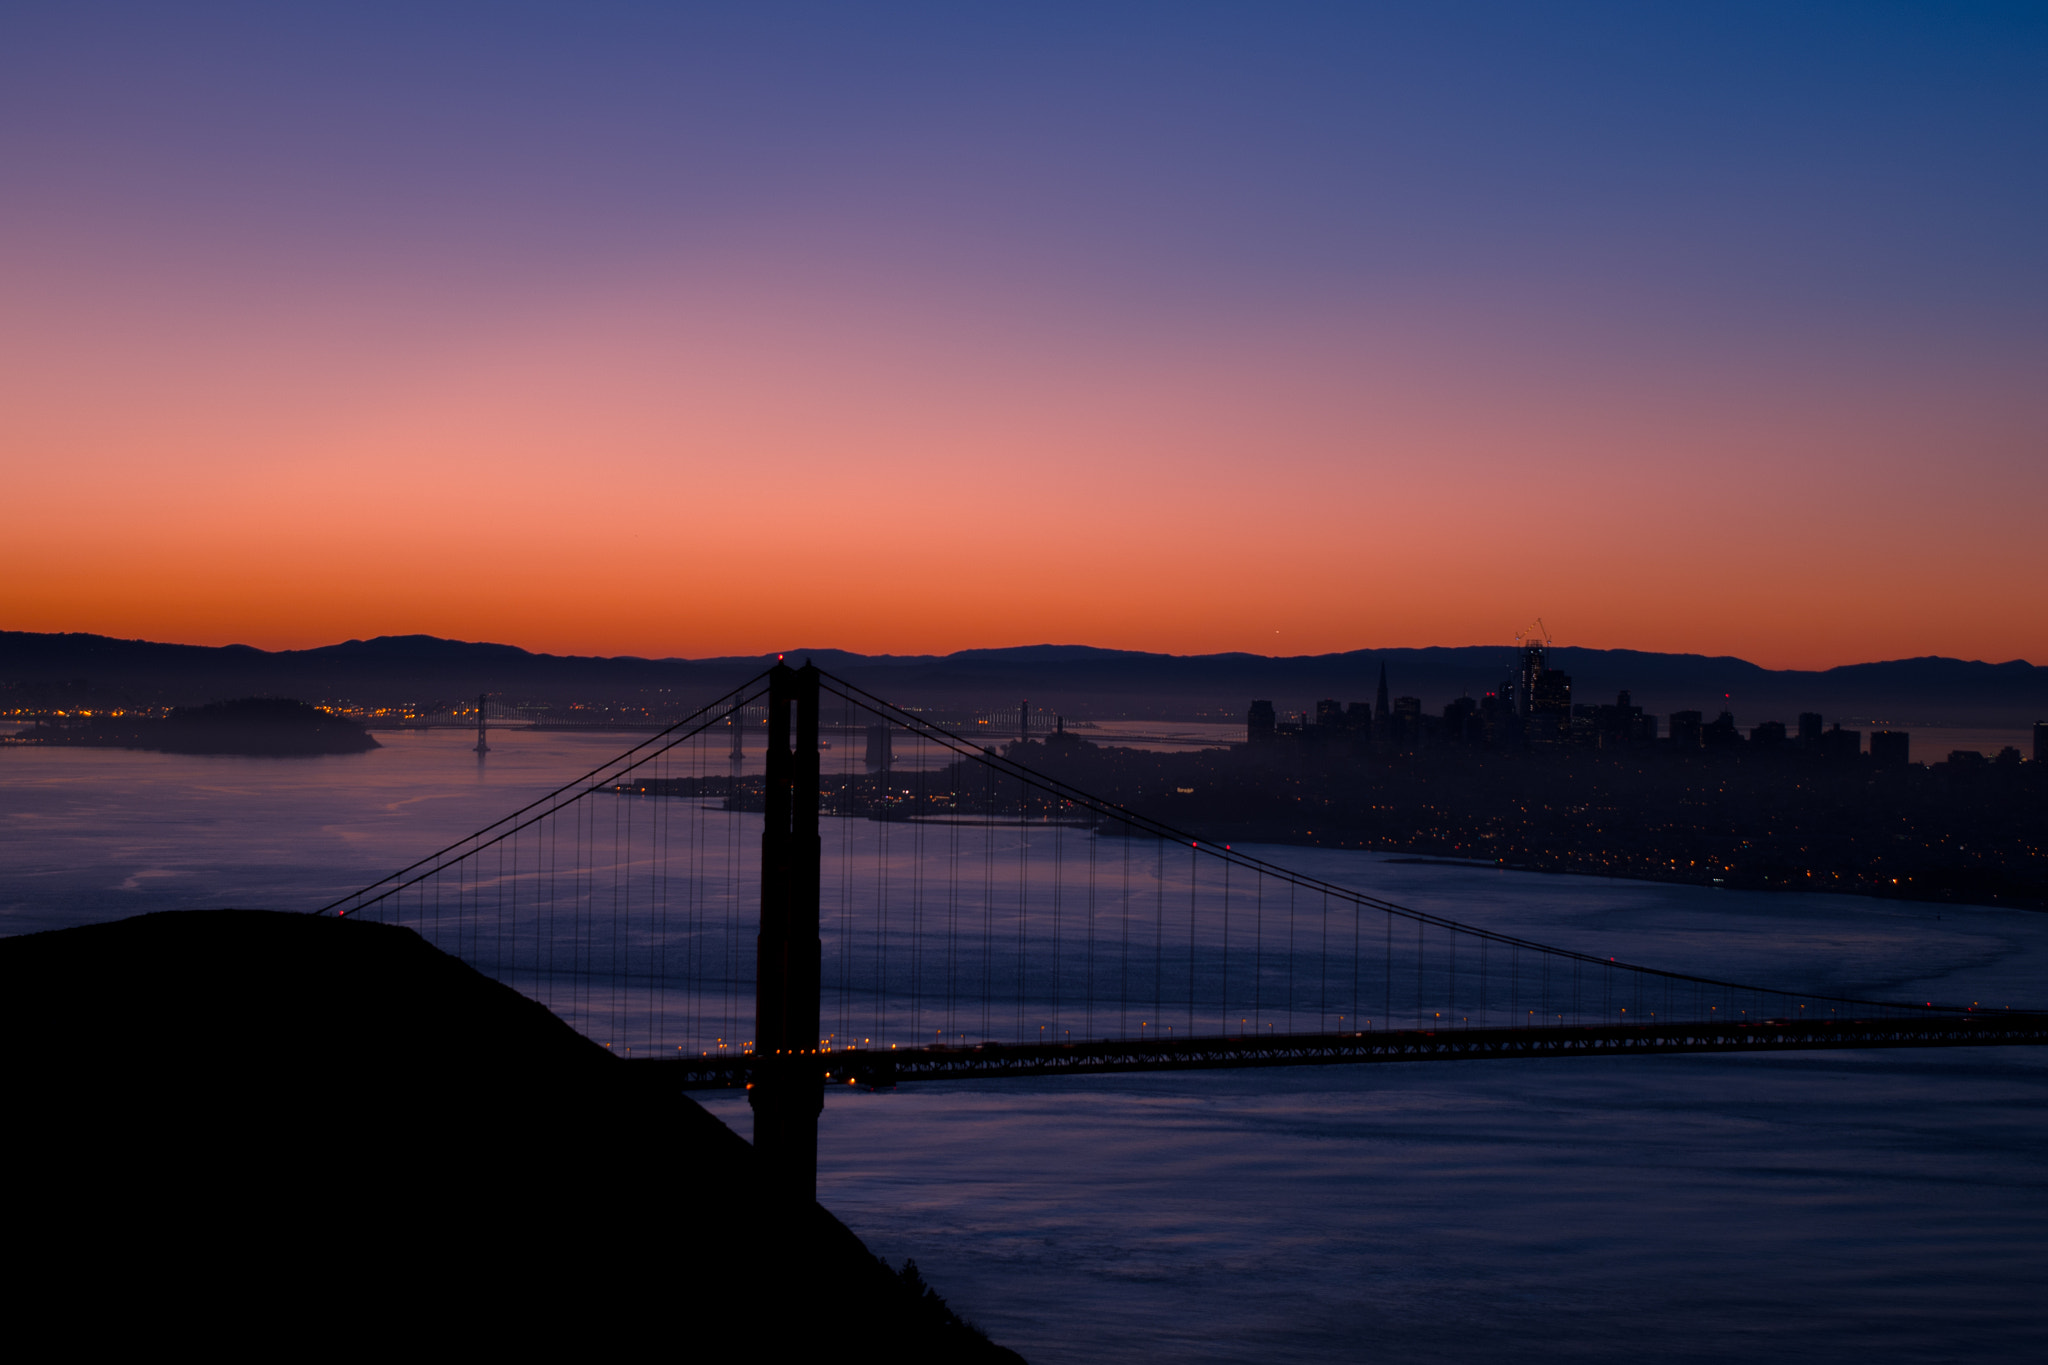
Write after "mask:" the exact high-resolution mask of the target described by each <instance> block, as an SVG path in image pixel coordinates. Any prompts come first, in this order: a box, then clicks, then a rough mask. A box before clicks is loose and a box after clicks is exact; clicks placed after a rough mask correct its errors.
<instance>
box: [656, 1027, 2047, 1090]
mask: <svg viewBox="0 0 2048 1365" xmlns="http://www.w3.org/2000/svg"><path fill="white" fill-rule="evenodd" d="M2042 1043H2048V1014H2020V1013H2007V1012H2003V1011H2000V1012H1975V1013H1966V1014H1956V1015H1941V1016H1926V1015H1914V1016H1907V1017H1900V1018H1891V1019H1814V1020H1808V1019H1763V1020H1758V1021H1755V1022H1753V1023H1732V1024H1648V1025H1635V1024H1630V1025H1626V1026H1622V1027H1597V1028H1572V1027H1548V1028H1476V1029H1441V1030H1432V1031H1426V1030H1401V1029H1395V1030H1386V1031H1374V1032H1368V1033H1283V1034H1267V1035H1265V1036H1264V1037H1255V1036H1251V1035H1245V1036H1241V1037H1214V1038H1172V1037H1166V1038H1144V1039H1130V1038H1122V1039H1103V1040H1101V1041H1099V1042H1064V1043H1034V1044H1029V1045H1025V1044H1017V1045H1010V1044H1000V1043H984V1044H979V1045H976V1046H971V1047H946V1046H935V1047H920V1048H894V1049H890V1050H888V1051H875V1050H862V1049H858V1048H842V1049H840V1050H838V1051H833V1052H823V1053H816V1054H812V1055H813V1056H815V1057H816V1058H817V1065H818V1066H819V1068H820V1069H821V1070H822V1071H823V1072H824V1073H825V1077H826V1083H827V1084H831V1085H841V1084H845V1085H864V1086H868V1087H871V1088H876V1089H883V1088H887V1087H889V1086H893V1085H896V1084H898V1083H899V1082H903V1081H958V1080H993V1079H998V1078H1002V1077H1012V1076H1087V1075H1102V1074H1107V1073H1113V1072H1128V1071H1202V1070H1215V1069H1220V1068H1224V1067H1258V1066H1329V1065H1339V1064H1349V1063H1362V1062H1449V1061H1473V1060H1485V1059H1488V1058H1508V1057H1588V1056H1594V1057H1634V1056H1645V1055H1651V1054H1665V1053H1676V1052H1796V1051H1810V1050H1814V1049H1821V1048H1876V1047H1986V1046H1994V1045H2014V1044H2042ZM755 1061H756V1059H755V1057H754V1056H753V1054H751V1053H741V1054H738V1055H732V1054H726V1055H713V1056H708V1057H693V1058H688V1059H678V1060H663V1061H659V1062H649V1063H647V1064H648V1065H650V1066H653V1065H659V1066H662V1067H665V1068H670V1069H671V1074H673V1075H675V1076H676V1077H677V1078H678V1079H679V1080H680V1082H681V1084H682V1087H683V1088H684V1089H686V1090H725V1089H737V1088H739V1087H742V1086H745V1085H747V1084H748V1082H749V1079H750V1077H751V1076H752V1074H753V1071H754V1067H755Z"/></svg>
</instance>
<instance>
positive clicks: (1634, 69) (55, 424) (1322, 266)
mask: <svg viewBox="0 0 2048 1365" xmlns="http://www.w3.org/2000/svg"><path fill="white" fill-rule="evenodd" d="M115 13H117V14H118V15H119V16H120V18H119V21H118V22H113V23H108V22H104V21H102V20H101V19H98V18H95V17H93V15H89V14H85V13H83V12H76V11H71V10H67V9H49V10H42V11H29V12H23V11H17V12H15V13H14V14H13V15H11V16H10V19H9V20H8V41H7V42H6V43H5V44H0V156H5V158H6V159H7V162H8V164H9V165H10V167H11V168H12V176H13V180H12V184H11V188H10V191H9V213H8V215H7V217H6V219H5V222H4V226H0V297H4V298H5V299H6V301H7V306H6V308H5V309H4V310H0V319H4V320H0V448H4V449H5V450H6V451H7V452H8V456H9V459H8V466H7V467H8V491H9V493H10V495H11V496H10V504H11V511H10V514H9V518H8V528H9V534H8V535H7V536H6V537H4V538H0V577H4V580H5V581H6V582H7V583H8V584H9V593H8V594H7V598H6V612H5V619H4V620H0V626H4V627H6V628H11V629H21V630H31V631H63V630H69V631H89V632H96V633H105V634H110V635H115V636H121V637H131V638H149V639H158V640H177V641H186V642H191V643H202V644H226V643H230V642H239V643H248V644H254V645H258V646H261V647H265V648H285V647H307V646H314V645H319V644H325V643H331V642H334V641H337V640H344V639H349V638H367V637H370V636H375V635H380V634H408V633H426V634H434V635H439V636H444V637H453V638H462V639H472V640H498V641H505V642H510V643H517V644H519V645H521V646H523V647H526V648H530V649H538V650H546V651H550V652H574V653H606V654H637V655H642V656H647V657H664V656H681V657H704V656H709V655H725V654H751V653H763V652H767V651H770V650H773V649H776V648H779V647H782V646H784V645H786V644H787V642H788V641H790V640H792V639H810V640H828V641H830V642H831V643H832V644H833V645H835V646H837V647H840V648H845V649H849V650H857V651H861V652H869V653H880V652H890V653H944V652H949V651H951V650H956V649H961V648H981V647H1000V646H1005V645H1015V644H1019V643H1028V642H1036V641H1058V642H1071V643H1083V644H1091V645H1097V646H1102V647H1111V648H1126V649H1143V650H1159V651H1164V652H1173V653H1207V652H1216V651H1225V650H1243V651H1249V652H1258V653H1267V654H1277V655H1300V654H1317V653H1325V652H1330V651H1334V650H1340V649H1348V648H1356V647H1360V646H1361V645H1372V646H1392V645H1396V644H1400V645H1410V646H1421V645H1430V644H1444V645H1459V644H1471V643H1488V642H1492V641H1495V640H1497V639H1504V638H1505V636H1506V635H1507V634H1508V632H1509V630H1510V629H1511V626H1512V623H1513V622H1515V621H1517V620H1520V619H1526V617H1527V616H1529V615H1534V614H1536V613H1537V612H1539V611H1540V612H1541V613H1542V614H1543V615H1544V616H1545V617H1546V619H1548V620H1549V621H1550V623H1551V625H1552V626H1553V627H1554V628H1555V629H1556V631H1557V632H1558V634H1559V638H1560V639H1561V640H1569V641H1570V642H1572V643H1575V644H1583V645H1587V646H1591V647H1602V648H1636V649H1645V650H1663V651H1686V652H1698V653H1704V654H1709V655H1723V654H1726V655H1735V656H1738V657H1741V658H1745V659H1749V660H1753V661H1755V662H1758V663H1760V664H1763V665H1765V666H1768V667H1774V668H1787V667H1791V668H1825V667H1829V666H1832V665H1836V664H1842V663H1850V662H1859V661H1864V660H1872V659H1887V658H1901V657H1911V656H1917V655H1926V654H1942V655H1949V656H1953V657H1960V658H1979V659H1985V660H1992V661H2000V660H2007V659H2015V658H2040V657H2041V656H2042V655H2043V654H2044V652H2048V649H2044V646H2048V613H2044V611H2043V609H2042V606H2041V603H2040V599H2039V593H2038V585H2039V584H2040V583H2042V582H2044V581H2048V542H2044V541H2043V540H2042V538H2041V537H2039V536H2038V535H2037V534H2035V532H2034V529H2033V526H2032V522H2033V521H2034V520H2035V519H2036V517H2037V513H2036V511H2035V509H2036V508H2038V507H2039V506H2040V505H2041V504H2042V501H2043V499H2044V498H2048V462H2044V461H2043V460H2042V459H2041V458H2040V451H2041V449H2042V438H2043V437H2044V435H2048V393H2044V390H2043V389H2042V387H2041V385H2040V384H2039V382H2038V376H2039V374H2040V372H2041V368H2042V362H2043V361H2044V360H2048V330H2044V326H2043V321H2042V320H2043V319H2044V318H2048V272H2044V270H2043V267H2042V263H2041V259H2040V256H2039V253H2038V250H2037V249H2036V246H2035V244H2036V243H2037V242H2038V241H2039V240H2040V238H2041V234H2042V230H2043V228H2044V227H2048V196H2044V194H2043V192H2042V190H2041V188H2040V186H2039V185H2038V183H2037V181H2036V179H2035V178H2033V177H2028V176H2026V175H2022V174H2015V173H2014V171H2015V168H2020V167H2026V166H2031V165H2038V164H2040V161H2041V159H2042V155H2043V152H2044V151H2048V149H2044V148H2043V146H2042V142H2043V139H2044V137H2048V133H2044V132H2043V130H2044V129H2048V107H2044V105H2048V83H2044V82H2042V81H2041V80H2040V71H2041V68H2042V61H2043V58H2044V54H2048V21H2044V20H2043V18H2042V17H2041V16H2040V15H2039V14H2037V13H2033V12H2027V11H2017V10H2000V9H1994V8H1980V9H1970V10H1962V11H1954V10H1944V11H1940V12H1936V11H1931V10H1929V11H1918V10H1911V9H1900V10H1891V11H1883V12H1875V11H1869V10H1867V9H1865V8H1863V7H1850V6H1818V7H1813V8H1810V9H1804V10H1801V11H1800V12H1798V13H1797V14H1789V13H1784V12H1781V11H1779V10H1777V9H1774V8H1771V7H1762V6H1759V7H1747V8H1744V7H1736V8H1730V9H1726V10H1723V11H1717V12H1716V13H1715V14H1714V15H1711V16H1709V15H1669V14H1667V15H1656V14H1646V13H1641V12H1637V11H1633V10H1630V9H1628V8H1626V7H1603V6H1583V7H1576V8H1572V9H1569V10H1565V11H1557V12H1555V13H1546V14H1545V15H1542V16H1538V15H1533V14H1529V13H1526V12H1523V11H1520V10H1517V9H1515V8H1514V7H1501V8H1498V9H1494V10H1486V11H1484V12H1482V13H1480V14H1478V15H1476V16H1471V17H1466V18H1460V17H1456V16H1445V15H1401V14H1396V13H1392V12H1387V11H1373V10H1359V11H1347V12H1320V11H1307V10H1302V11H1291V12H1285V13H1282V14H1278V15H1274V14H1254V13H1252V12H1250V11H1242V12H1240V11H1234V10H1229V9H1220V8H1210V9H1190V8H1182V7H1174V8H1171V9H1164V8H1149V7H1116V8H1110V9H1091V10H1086V11H1082V10H1048V11H1040V12H1034V13H1033V14H1030V15H1021V14H1020V15H979V16H976V15H962V14H957V13H948V12H946V11H943V10H932V9H924V8H919V7H882V8H876V9H871V10H866V11H863V12H862V14H860V15H859V16H854V15H850V14H847V13H844V12H841V11H836V10H832V9H830V8H816V9H813V8H806V7H793V8H789V9H783V10H777V11H773V12H753V13H748V14H734V15H721V14H713V13H709V12H694V13H681V14H677V13H666V12H663V11H659V10H653V9H641V8H636V7H621V8H617V9H613V10H609V11H606V12H604V13H603V14H602V15H600V16H596V17H592V16H589V15H583V14H577V15H568V14H566V13H564V14H561V15H554V16H551V15H549V14H547V13H545V12H525V13H523V14H521V15H518V16H510V15H505V14H500V13H492V14H490V15H489V16H486V15H485V13H484V12H483V11H480V10H478V11H471V10H464V9H460V8H451V9H448V10H438V11H436V12H435V13H434V14H432V15H413V16H408V17H404V18H401V17H400V16H399V15H398V14H397V13H396V12H386V11H376V10H365V11H318V10H309V11H300V12H296V13H294V14H292V15H289V16H285V15H275V14H269V13H266V12H263V11H261V10H253V9H252V10H246V11H244V10H236V9H233V8H225V9H218V10H207V11H203V12H198V13H195V14H192V15H190V16H185V15H179V16H172V15H168V14H163V13H158V12H153V11H150V10H147V9H143V8H136V9H133V10H118V11H115Z"/></svg>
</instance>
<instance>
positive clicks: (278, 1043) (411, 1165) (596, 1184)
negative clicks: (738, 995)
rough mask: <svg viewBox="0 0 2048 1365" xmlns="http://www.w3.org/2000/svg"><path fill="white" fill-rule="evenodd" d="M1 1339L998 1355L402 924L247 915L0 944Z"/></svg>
mask: <svg viewBox="0 0 2048 1365" xmlns="http://www.w3.org/2000/svg"><path fill="white" fill-rule="evenodd" d="M0 1065H4V1067H5V1073H4V1074H5V1076H6V1078H7V1092H6V1093H7V1101H8V1102H7V1105H6V1111H7V1116H6V1118H5V1120H4V1125H5V1132H6V1134H7V1138H6V1150H7V1157H6V1161H5V1165H4V1168H0V1180H4V1182H5V1183H4V1189H5V1200H6V1207H7V1211H8V1217H7V1219H6V1220H5V1223H4V1226H5V1229H6V1230H5V1233H4V1235H5V1237H6V1239H7V1242H8V1244H9V1245H8V1248H7V1250H8V1260H9V1262H10V1263H12V1264H14V1265H16V1266H24V1265H25V1266H28V1267H32V1270H31V1272H30V1274H29V1275H28V1277H27V1279H25V1280H17V1281H16V1282H14V1283H12V1284H10V1286H9V1289H10V1293H9V1299H10V1301H11V1303H12V1305H13V1312H14V1315H15V1317H16V1320H17V1329H18V1328H19V1326H20V1325H21V1318H22V1316H23V1315H24V1314H26V1315H28V1316H32V1317H33V1316H44V1317H47V1318H48V1320H49V1322H50V1324H51V1325H54V1326H56V1327H58V1328H60V1329H62V1330H67V1331H69V1332H71V1333H72V1334H73V1335H74V1336H75V1338H76V1339H77V1340H78V1341H79V1342H80V1343H81V1344H83V1343H84V1342H86V1341H88V1340H95V1339H104V1338H108V1337H131V1336H142V1337H146V1338H151V1339H158V1340H162V1341H165V1342H169V1341H174V1340H175V1341H194V1342H210V1343H214V1344H218V1345H237V1344H239V1345H244V1346H259V1347H261V1348H263V1349H266V1350H274V1351H279V1352H281V1353H288V1354H302V1353H304V1352H305V1351H306V1350H309V1349H312V1350H318V1349H320V1348H322V1347H323V1346H327V1345H350V1344H353V1345H357V1346H362V1345H370V1344H373V1343H374V1344H376V1345H378V1346H380V1347H383V1348H385V1349H389V1348H390V1347H392V1346H396V1345H399V1344H400V1343H406V1344H410V1345H426V1346H432V1345H435V1344H439V1345H443V1346H456V1345H458V1344H459V1345H460V1346H461V1347H462V1348H464V1349H468V1350H473V1349H477V1348H482V1347H496V1348H503V1347H515V1348H525V1349H530V1348H533V1347H536V1346H541V1347H549V1348H553V1349H560V1350H574V1351H575V1352H576V1353H577V1354H579V1355H583V1354H588V1353H590V1352H592V1351H615V1350H619V1349H631V1348H639V1347H652V1348H654V1349H659V1350H662V1351H664V1352H667V1353H674V1354H677V1355H680V1356H682V1357H684V1358H686V1359H687V1358H692V1357H695V1356H699V1355H702V1356H707V1357H708V1356H710V1355H713V1354H720V1355H722V1354H725V1353H726V1352H727V1351H729V1350H731V1349H732V1348H734V1347H736V1346H739V1345H740V1344H741V1343H743V1342H749V1341H750V1342H753V1343H754V1344H755V1347H756V1349H759V1350H765V1351H767V1352H769V1353H770V1354H771V1355H774V1356H783V1355H785V1354H786V1353H788V1352H793V1351H796V1350H801V1351H804V1352H806V1353H808V1352H810V1351H818V1352H827V1351H830V1352H835V1353H843V1352H844V1351H845V1350H849V1349H854V1348H857V1347H860V1346H862V1345H866V1346H871V1347H872V1346H879V1347H880V1348H882V1349H883V1350H885V1351H887V1352H888V1353H889V1354H891V1355H893V1356H896V1357H898V1358H905V1359H945V1360H974V1359H986V1360H1001V1359H1009V1360H1015V1359H1016V1357H1015V1356H1014V1355H1013V1354H1012V1353H1010V1352H1008V1351H1004V1350H1002V1349H1000V1348H997V1347H992V1346H990V1345H989V1344H988V1343H987V1342H986V1341H984V1340H982V1339H981V1338H979V1337H978V1336H977V1335H976V1334H974V1333H973V1332H971V1331H970V1330H968V1329H966V1328H964V1327H962V1326H961V1325H959V1324H958V1323H957V1322H956V1321H954V1320H952V1318H951V1315H950V1314H948V1313H947V1312H946V1311H945V1310H944V1309H943V1307H942V1306H939V1305H937V1304H936V1303H935V1302H934V1301H932V1300H930V1299H928V1298H927V1299H924V1300H920V1299H919V1298H918V1297H917V1296H916V1295H915V1294H914V1293H912V1292H911V1291H910V1290H909V1289H908V1288H907V1287H906V1286H905V1284H904V1282H903V1280H902V1279H901V1277H898V1276H895V1275H892V1274H890V1273H889V1271H888V1269H887V1267H886V1266H884V1265H882V1264H881V1263H880V1262H878V1261H877V1260H876V1259H875V1258H874V1257H873V1256H871V1255H869V1254H868V1252H867V1251H866V1249H865V1248H864V1247H863V1246H862V1245H861V1243H860V1241H859V1239H858V1238H856V1237H855V1236H854V1235H853V1234H852V1233H851V1232H850V1231H848V1230H847V1229H846V1228H845V1227H844V1226H843V1225H842V1224H840V1223H839V1222H838V1221H837V1220H836V1219H834V1218H833V1217H832V1216H831V1215H830V1214H828V1213H826V1212H825V1211H824V1210H823V1209H822V1208H819V1207H817V1206H816V1205H811V1206H808V1207H807V1208H804V1209H801V1210H792V1211H789V1212H788V1213H786V1214H784V1215H780V1216H777V1215H773V1214H764V1212H763V1211H762V1209H761V1208H760V1206H759V1204H758V1201H757V1200H756V1199H755V1197H754V1186H755V1166H754V1159H753V1158H754V1151H753V1148H752V1147H751V1146H750V1145H749V1144H748V1143H746V1142H744V1141H742V1140H741V1139H740V1138H739V1136H738V1135H737V1134H735V1133H733V1132H732V1131H731V1130H730V1129H728V1128H727V1127H726V1126H725V1125H724V1124H722V1123H720V1122H719V1121H718V1120H717V1119H716V1118H714V1117H712V1116H711V1115H710V1114H709V1113H707V1112H706V1111H704V1110H703V1109H702V1108H700V1107H699V1106H698V1105H696V1104H695V1103H694V1102H692V1101H691V1100H689V1099H688V1098H687V1097H686V1096H684V1095H682V1094H681V1093H679V1092H674V1091H671V1090H669V1089H668V1088H667V1087H666V1086H665V1085H662V1084H659V1083H658V1072H659V1070H660V1068H643V1067H640V1066H634V1065H631V1064H628V1063H625V1062H622V1061H619V1060H617V1059H615V1058H613V1057H612V1056H610V1055H609V1054H608V1053H606V1052H605V1051H604V1050H603V1049H601V1048H599V1047H598V1046H596V1045H595V1044H593V1043H591V1042H589V1041H587V1040H586V1039H584V1038H582V1037H580V1036H579V1035H577V1034H576V1033H575V1032H573V1031H572V1030H571V1029H569V1028H568V1027H567V1026H566V1025H564V1024H562V1023H561V1022H560V1021H559V1020H557V1019H556V1018H555V1017H554V1016H553V1015H551V1014H549V1013H548V1012H547V1011H546V1010H544V1009H542V1008H541V1007H540V1006H539V1005H536V1004H534V1003H533V1002H531V1001H529V1000H527V999H525V998H524V997H522V996H520V995H518V994H517V993H515V992H513V991H511V990H508V989H506V988H505V987H502V986H500V985H498V984H496V983H495V982H492V981H490V980H488V979H487V978H485V977H483V976H481V975H479V974H478V973H476V972H474V971H472V970H470V969H469V968H468V967H467V966H465V965H464V964H462V963H461V962H459V961H457V960H456V959H454V958H451V957H448V956H446V955H445V954H443V953H441V952H439V951H437V950H436V949H434V948H433V947H431V946H429V945H428V944H427V943H425V942H424V941H423V940H421V939H420V938H418V937H417V936H416V935H414V934H413V933H411V932H410V931H409V930H404V929H397V928H391V927H387V926H384V925H378V924H370V923H353V922H343V921H336V920H332V919H314V918H311V917H307V916H303V915H283V914H275V913H269V912H262V911H232V910H222V911H203V912H184V913H172V914H158V915H147V916H142V917H139V918H136V919H130V920H124V921H120V922H118V923H114V924H104V925H93V926H88V927H84V928H76V929H65V930H59V931H56V932H52V933H45V934H33V935H26V936H22V937H19V938H11V939H0Z"/></svg>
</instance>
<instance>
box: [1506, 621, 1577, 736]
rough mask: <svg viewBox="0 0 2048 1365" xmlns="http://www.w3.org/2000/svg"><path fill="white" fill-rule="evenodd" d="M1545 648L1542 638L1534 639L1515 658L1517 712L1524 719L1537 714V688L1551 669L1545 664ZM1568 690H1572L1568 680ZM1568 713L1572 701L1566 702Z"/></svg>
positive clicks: (1567, 712) (1568, 712)
mask: <svg viewBox="0 0 2048 1365" xmlns="http://www.w3.org/2000/svg"><path fill="white" fill-rule="evenodd" d="M1543 659H1544V649H1543V642H1542V641H1541V640H1540V639H1532V640H1529V641H1528V642H1527V643H1525V644H1523V645H1522V647H1521V653H1520V654H1519V655H1518V656H1517V657H1516V659H1515V714H1516V715H1518V716H1520V717H1521V718H1522V719H1523V720H1527V719H1529V717H1530V716H1531V715H1533V714H1535V711H1536V688H1537V685H1538V684H1539V683H1540V682H1541V681H1542V678H1543V675H1544V674H1545V673H1547V672H1549V671H1550V670H1549V669H1547V668H1545V667H1544V666H1543ZM1566 691H1567V692H1569V691H1570V684H1569V681H1567V684H1566ZM1566 714H1567V715H1569V714H1570V703H1569V701H1567V703H1566Z"/></svg>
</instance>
